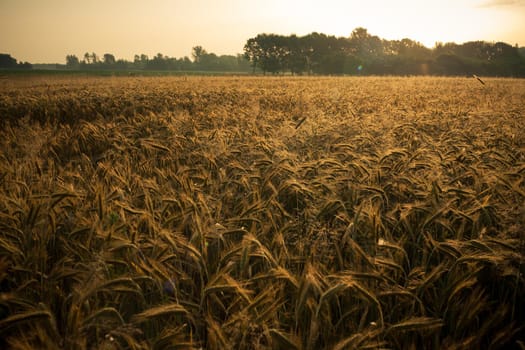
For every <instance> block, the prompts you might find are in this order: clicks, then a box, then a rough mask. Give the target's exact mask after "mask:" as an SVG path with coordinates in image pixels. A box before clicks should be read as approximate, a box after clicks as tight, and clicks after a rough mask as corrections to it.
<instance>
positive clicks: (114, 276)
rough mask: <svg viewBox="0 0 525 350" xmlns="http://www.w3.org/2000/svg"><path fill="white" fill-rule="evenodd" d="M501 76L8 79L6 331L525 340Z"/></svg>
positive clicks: (198, 344)
mask: <svg viewBox="0 0 525 350" xmlns="http://www.w3.org/2000/svg"><path fill="white" fill-rule="evenodd" d="M482 82H483V83H484V84H482ZM482 82H480V81H478V80H476V79H474V78H393V77H392V78H374V77H368V78H335V77H333V78H313V77H304V78H290V77H287V78H283V77H279V78H269V77H268V78H248V77H244V78H235V77H187V78H186V77H178V78H173V77H170V78H168V77H165V78H162V77H159V78H144V77H142V78H141V77H124V78H122V77H113V78H111V77H105V78H94V77H91V78H85V77H84V78H82V77H31V78H23V77H13V78H3V79H0V150H1V153H0V348H6V349H62V348H64V349H201V348H202V349H378V348H381V349H488V348H490V349H499V348H507V349H509V348H510V349H513V348H514V349H525V336H524V334H525V328H524V325H525V278H524V272H525V264H524V251H525V236H524V235H525V209H524V208H525V129H524V128H523V125H524V124H525V80H517V79H483V80H482Z"/></svg>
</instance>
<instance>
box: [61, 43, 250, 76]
mask: <svg viewBox="0 0 525 350" xmlns="http://www.w3.org/2000/svg"><path fill="white" fill-rule="evenodd" d="M66 68H68V69H78V70H83V69H102V70H103V69H110V70H170V71H221V72H244V71H249V69H250V66H249V63H248V62H247V61H246V60H245V59H244V56H243V55H241V54H238V55H236V56H234V55H221V56H218V55H216V54H214V53H208V52H207V51H206V50H205V49H204V48H203V47H202V46H195V47H193V48H192V59H190V58H189V57H187V56H185V57H183V58H176V57H169V56H165V55H163V54H162V53H158V54H157V55H156V56H154V57H151V58H150V57H148V55H145V54H141V55H135V56H134V59H133V61H127V60H124V59H116V58H115V56H114V55H113V54H110V53H106V54H104V55H102V56H98V55H97V54H96V53H94V52H93V53H89V52H86V53H85V54H84V56H83V57H82V58H79V57H78V56H76V55H67V56H66Z"/></svg>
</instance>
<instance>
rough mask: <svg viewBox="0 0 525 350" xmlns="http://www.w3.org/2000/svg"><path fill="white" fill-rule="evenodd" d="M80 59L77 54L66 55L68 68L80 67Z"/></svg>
mask: <svg viewBox="0 0 525 350" xmlns="http://www.w3.org/2000/svg"><path fill="white" fill-rule="evenodd" d="M79 64H80V61H79V59H78V57H77V56H75V55H67V56H66V67H68V68H78V66H79Z"/></svg>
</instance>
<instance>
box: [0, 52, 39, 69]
mask: <svg viewBox="0 0 525 350" xmlns="http://www.w3.org/2000/svg"><path fill="white" fill-rule="evenodd" d="M31 68H33V66H32V64H31V63H29V62H17V60H16V59H15V58H13V57H11V55H9V54H7V53H0V69H31Z"/></svg>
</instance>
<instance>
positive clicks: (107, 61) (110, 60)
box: [103, 53, 116, 65]
mask: <svg viewBox="0 0 525 350" xmlns="http://www.w3.org/2000/svg"><path fill="white" fill-rule="evenodd" d="M103 59H104V63H105V64H107V65H114V64H115V62H116V60H115V56H113V55H112V54H110V53H105V54H104V58H103Z"/></svg>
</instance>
